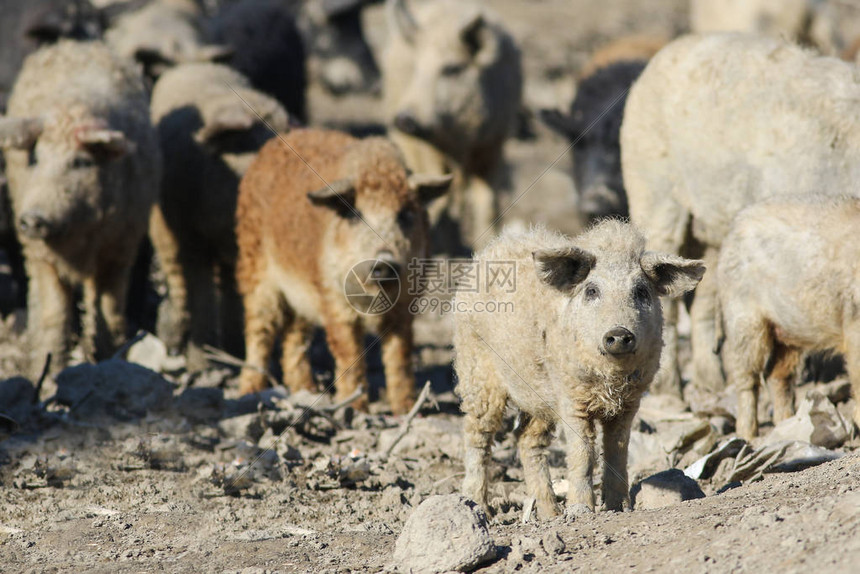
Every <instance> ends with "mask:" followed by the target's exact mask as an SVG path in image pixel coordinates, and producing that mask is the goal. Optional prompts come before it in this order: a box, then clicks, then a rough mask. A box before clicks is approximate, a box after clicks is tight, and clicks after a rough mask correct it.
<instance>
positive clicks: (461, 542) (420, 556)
mask: <svg viewBox="0 0 860 574" xmlns="http://www.w3.org/2000/svg"><path fill="white" fill-rule="evenodd" d="M495 558H496V545H495V544H494V543H493V539H492V538H491V537H490V533H489V531H488V530H487V517H486V515H485V514H484V511H483V510H481V509H480V507H479V506H478V505H477V504H476V503H475V502H473V501H471V500H469V499H467V498H465V497H463V496H460V495H459V494H449V495H445V496H431V497H429V498H428V499H427V500H425V501H424V502H422V503H421V505H420V506H418V508H416V509H415V511H414V512H413V513H412V515H411V516H410V517H409V519H408V520H407V521H406V524H405V525H404V526H403V531H402V532H401V533H400V536H399V537H398V538H397V544H396V545H395V549H394V567H395V568H396V569H397V570H399V571H401V572H414V573H416V574H418V573H423V572H427V573H429V572H447V571H451V570H455V571H459V572H468V571H470V570H473V569H475V568H476V567H478V566H480V565H481V564H484V563H485V562H488V561H490V560H493V559H495Z"/></svg>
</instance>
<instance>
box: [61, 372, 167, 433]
mask: <svg viewBox="0 0 860 574" xmlns="http://www.w3.org/2000/svg"><path fill="white" fill-rule="evenodd" d="M172 399H173V387H172V385H171V384H170V383H168V382H167V381H166V380H164V379H163V378H162V377H161V375H159V374H158V373H155V372H153V371H151V370H149V369H147V368H144V367H141V366H140V365H136V364H134V363H128V362H126V361H123V360H121V359H110V360H107V361H104V362H102V363H99V364H97V365H93V364H89V363H86V364H83V365H76V366H74V367H69V368H67V369H64V370H63V371H62V372H61V373H60V374H59V375H57V402H59V403H60V404H62V405H67V406H70V407H72V416H74V417H76V418H78V419H90V418H99V417H105V416H108V417H113V418H118V419H129V418H136V417H143V416H145V415H146V413H147V412H148V411H159V410H165V409H167V408H168V407H169V406H170V404H171V401H172Z"/></svg>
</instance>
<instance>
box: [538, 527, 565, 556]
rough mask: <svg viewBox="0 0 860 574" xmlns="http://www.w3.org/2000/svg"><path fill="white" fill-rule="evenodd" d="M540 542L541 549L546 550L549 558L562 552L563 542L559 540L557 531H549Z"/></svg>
mask: <svg viewBox="0 0 860 574" xmlns="http://www.w3.org/2000/svg"><path fill="white" fill-rule="evenodd" d="M540 542H541V544H543V549H544V550H546V553H547V554H549V555H550V556H552V555H554V554H561V553H562V552H564V549H565V546H564V540H562V539H561V536H560V535H559V534H558V531H557V530H550V531H549V532H547V533H546V534H544V537H543V538H541V541H540Z"/></svg>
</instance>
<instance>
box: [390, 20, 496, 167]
mask: <svg viewBox="0 0 860 574" xmlns="http://www.w3.org/2000/svg"><path fill="white" fill-rule="evenodd" d="M410 34H411V35H410V36H409V40H410V43H411V44H412V46H411V49H412V50H413V53H414V60H413V61H412V62H411V63H410V66H411V69H410V70H409V71H408V73H407V74H406V75H405V77H403V78H400V81H404V82H408V88H407V89H406V90H405V92H404V93H403V96H402V98H401V100H400V101H399V102H396V103H395V106H394V110H393V112H394V117H393V122H394V125H395V127H396V128H397V129H398V130H400V131H402V132H404V133H407V134H410V135H413V136H415V137H418V138H421V139H424V140H427V141H428V142H430V143H433V144H434V145H437V146H438V147H440V148H442V149H444V150H446V151H449V153H452V154H453V155H457V150H459V149H461V148H467V147H468V146H469V145H470V143H471V140H472V139H473V138H474V137H475V136H476V135H480V131H481V129H482V127H483V126H484V124H485V123H487V122H488V121H489V117H488V112H487V109H486V106H487V102H488V101H490V100H492V99H493V95H492V94H487V93H485V90H486V85H485V84H486V82H485V78H484V76H485V74H486V73H487V68H488V67H489V66H490V65H491V64H493V63H494V62H495V60H496V59H497V53H498V50H499V39H498V37H497V35H496V34H495V32H494V31H493V30H492V29H491V28H490V26H489V24H488V23H487V22H486V21H485V19H484V17H483V16H482V15H481V14H480V12H477V13H475V14H473V15H472V16H470V17H468V18H464V19H462V20H460V21H459V22H449V23H436V25H434V26H430V25H429V24H428V26H427V27H426V28H419V29H416V30H413V31H411V32H410ZM495 97H496V98H499V97H500V96H499V95H498V94H496V95H495Z"/></svg>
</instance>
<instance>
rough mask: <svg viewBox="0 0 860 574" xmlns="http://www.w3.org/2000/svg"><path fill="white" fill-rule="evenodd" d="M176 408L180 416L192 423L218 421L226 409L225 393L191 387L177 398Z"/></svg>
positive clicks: (214, 389)
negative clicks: (222, 411)
mask: <svg viewBox="0 0 860 574" xmlns="http://www.w3.org/2000/svg"><path fill="white" fill-rule="evenodd" d="M174 406H175V407H176V410H177V411H178V412H179V414H180V415H182V416H183V417H185V418H187V419H188V420H189V421H191V422H192V423H202V422H206V421H212V420H217V419H219V418H221V410H222V409H223V408H224V392H223V391H222V390H221V389H216V388H211V387H203V388H200V389H198V388H195V387H190V388H187V389H185V390H184V391H182V393H181V394H180V395H179V396H178V397H176V400H175V401H174Z"/></svg>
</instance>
